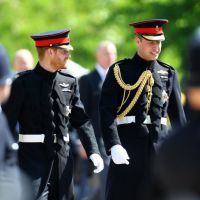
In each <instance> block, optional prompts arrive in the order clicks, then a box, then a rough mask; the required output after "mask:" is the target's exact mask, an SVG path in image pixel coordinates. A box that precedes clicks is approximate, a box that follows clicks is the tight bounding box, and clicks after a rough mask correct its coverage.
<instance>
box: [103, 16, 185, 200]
mask: <svg viewBox="0 0 200 200" xmlns="http://www.w3.org/2000/svg"><path fill="white" fill-rule="evenodd" d="M166 23H168V20H166V19H151V20H146V21H141V22H135V23H132V24H130V26H132V27H133V28H134V33H135V44H136V47H137V52H136V53H135V54H134V56H133V57H132V58H130V59H124V60H121V61H118V62H117V63H115V64H113V65H112V66H111V67H110V68H109V71H108V73H107V76H106V79H105V81H104V83H103V87H102V93H101V99H100V121H101V127H102V134H103V139H104V143H105V147H106V153H107V154H108V155H111V158H112V159H111V162H110V166H109V172H108V182H107V191H106V199H107V200H113V199H114V200H121V199H134V200H138V199H142V197H141V193H142V192H143V190H144V187H145V186H146V185H145V182H146V181H147V180H148V178H149V174H150V166H151V162H152V157H154V155H155V153H156V152H155V151H156V148H157V146H158V143H159V141H160V138H161V137H164V136H166V135H167V134H168V127H167V115H169V118H170V123H171V126H172V128H175V127H176V126H183V125H184V124H185V123H186V119H185V114H184V111H183V106H182V104H181V91H180V85H179V82H178V77H177V73H176V70H175V69H174V68H173V67H171V66H170V65H168V64H166V63H163V62H161V61H159V60H158V57H159V55H160V53H161V48H162V41H164V40H165V36H164V31H163V27H164V24H166ZM147 187H149V185H148V186H147Z"/></svg>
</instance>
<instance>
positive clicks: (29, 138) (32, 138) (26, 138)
mask: <svg viewBox="0 0 200 200" xmlns="http://www.w3.org/2000/svg"><path fill="white" fill-rule="evenodd" d="M53 136H54V141H53V142H54V143H56V142H57V137H56V134H53ZM44 138H45V135H44V134H39V135H26V134H19V142H22V143H44ZM63 140H64V141H65V142H67V143H68V142H69V134H68V133H67V136H63Z"/></svg>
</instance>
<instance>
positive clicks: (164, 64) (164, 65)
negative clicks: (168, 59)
mask: <svg viewBox="0 0 200 200" xmlns="http://www.w3.org/2000/svg"><path fill="white" fill-rule="evenodd" d="M157 61H158V63H159V64H160V65H162V66H163V67H166V68H168V69H169V68H170V69H171V70H174V68H173V67H172V66H171V65H169V64H167V63H164V62H162V61H160V60H157Z"/></svg>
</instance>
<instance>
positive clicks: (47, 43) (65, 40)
mask: <svg viewBox="0 0 200 200" xmlns="http://www.w3.org/2000/svg"><path fill="white" fill-rule="evenodd" d="M69 42H70V39H69V38H68V37H64V38H54V39H48V40H36V41H35V46H36V47H46V46H50V45H51V44H65V43H69Z"/></svg>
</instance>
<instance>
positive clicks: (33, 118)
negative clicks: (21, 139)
mask: <svg viewBox="0 0 200 200" xmlns="http://www.w3.org/2000/svg"><path fill="white" fill-rule="evenodd" d="M4 111H5V113H6V115H7V117H8V121H9V124H10V127H11V129H12V130H14V129H15V126H16V123H17V122H18V123H19V133H20V134H28V135H30V134H45V139H44V143H19V162H20V166H21V168H22V169H23V170H24V171H25V172H26V173H27V174H28V175H29V176H30V177H31V178H32V179H33V181H34V182H33V184H34V190H35V193H36V194H37V196H38V197H39V196H40V194H41V193H42V191H43V190H44V187H45V185H46V184H47V181H48V179H49V176H50V172H51V166H52V162H53V160H54V158H55V156H58V169H59V172H58V173H59V174H58V175H59V181H60V182H59V187H60V188H59V193H60V199H62V197H63V196H64V193H66V191H68V190H67V187H69V184H70V181H71V180H70V179H72V177H71V176H72V174H73V172H72V168H73V166H72V163H73V162H72V160H71V157H70V155H71V154H70V147H69V145H68V144H66V143H65V142H64V140H63V136H66V134H67V133H68V123H69V122H70V123H71V125H72V126H73V127H75V128H76V129H77V130H78V133H79V136H80V139H81V141H82V143H83V146H84V148H85V150H86V153H87V155H88V156H89V155H91V154H92V153H99V151H98V147H97V144H96V140H95V136H94V132H93V129H92V126H91V123H90V122H89V119H88V117H87V116H86V114H85V112H84V108H83V105H82V103H81V101H80V97H79V90H78V85H77V81H76V79H75V78H74V77H72V76H70V75H68V74H65V73H63V72H62V71H57V72H55V73H51V72H48V71H46V70H45V69H44V68H42V67H41V66H40V64H39V63H38V64H37V66H36V67H35V69H34V70H31V71H28V72H23V73H22V74H19V77H17V78H16V79H15V81H14V82H13V86H12V90H11V96H10V98H9V100H8V102H7V103H6V105H4ZM54 134H55V135H56V138H57V143H58V144H59V147H60V148H59V149H57V150H55V148H54V138H55V137H54ZM69 166H70V167H69ZM68 189H69V188H68ZM66 195H67V194H66ZM64 199H65V198H64Z"/></svg>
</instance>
